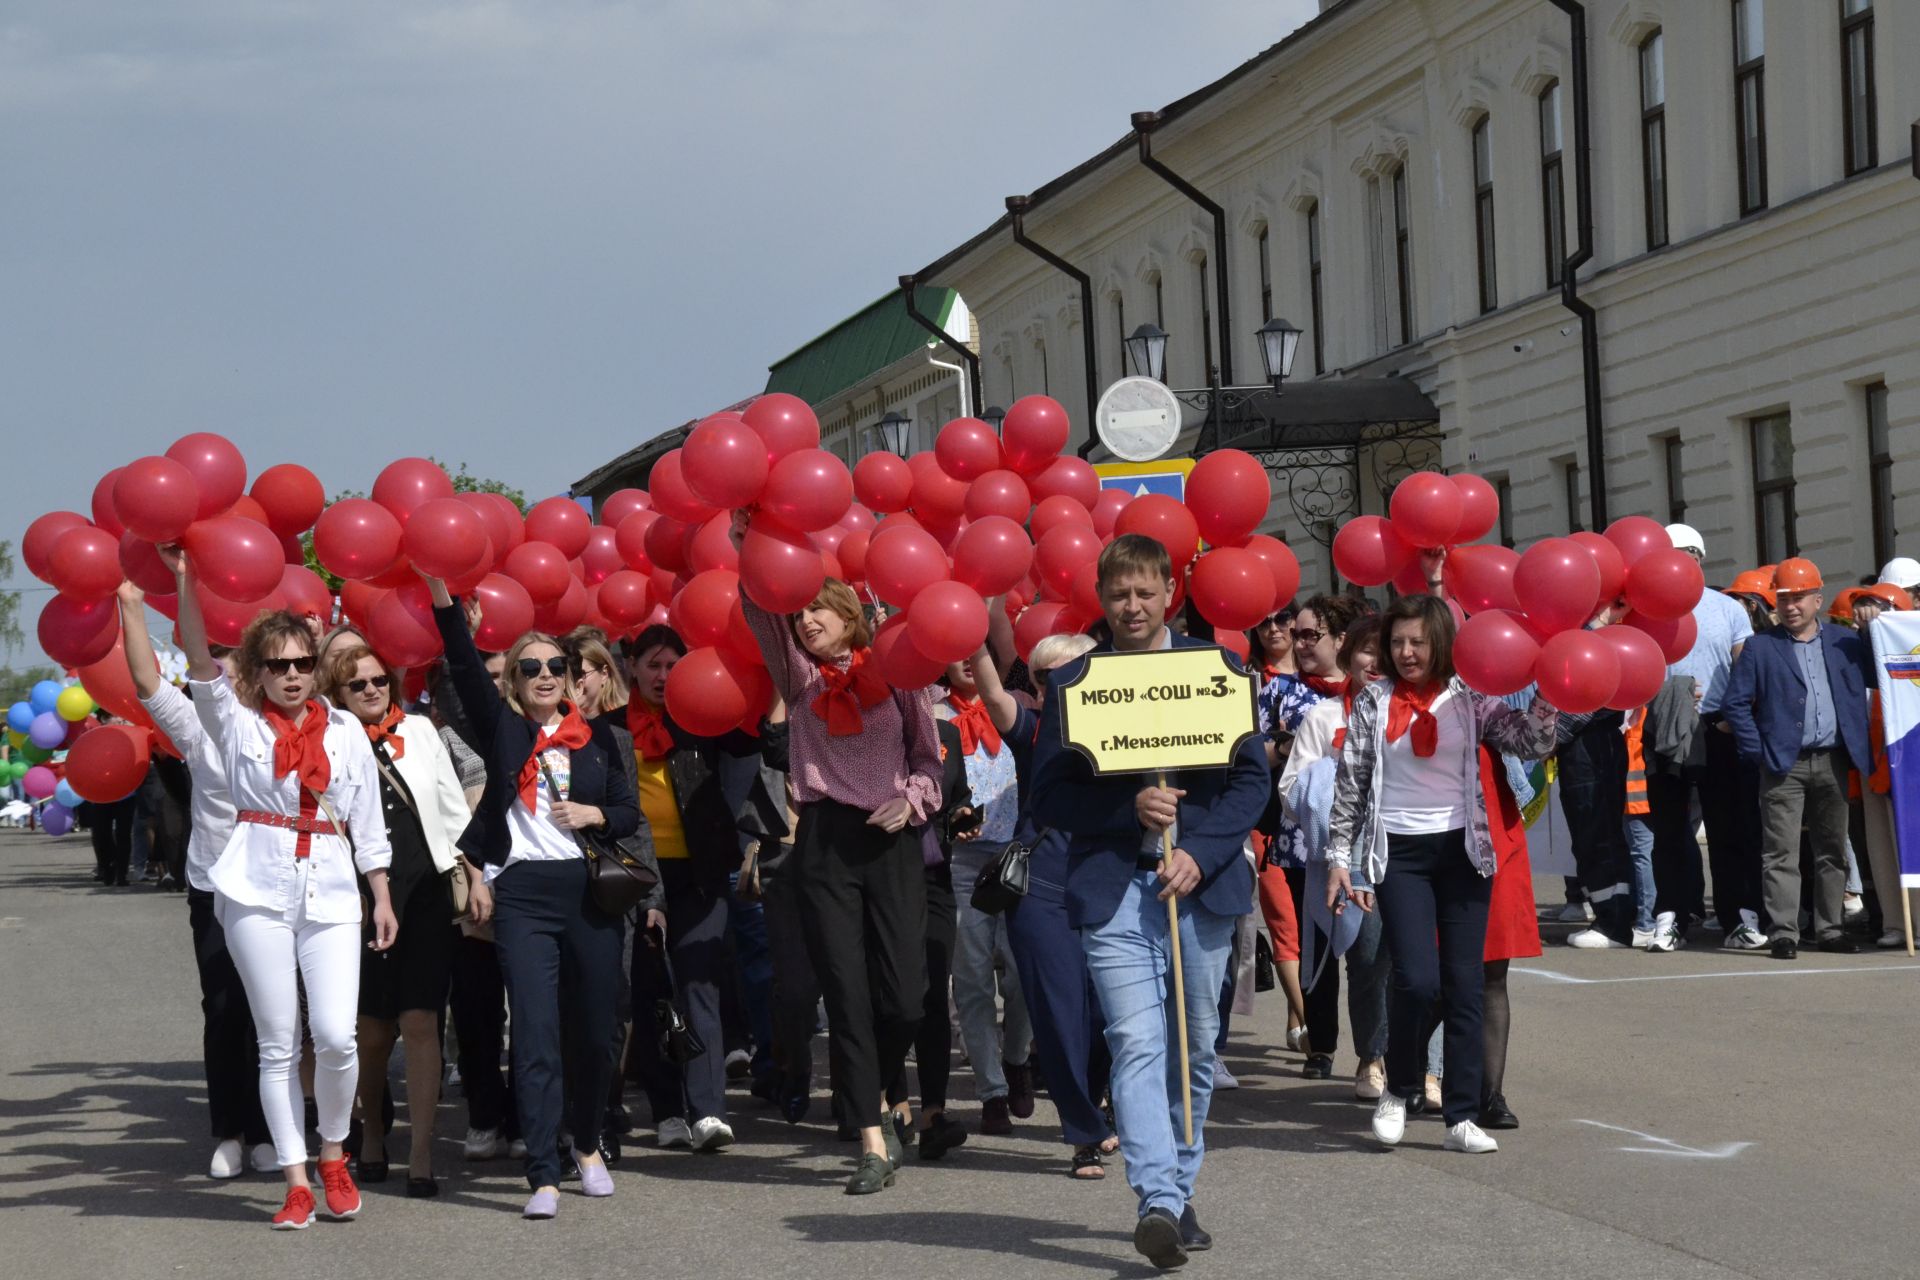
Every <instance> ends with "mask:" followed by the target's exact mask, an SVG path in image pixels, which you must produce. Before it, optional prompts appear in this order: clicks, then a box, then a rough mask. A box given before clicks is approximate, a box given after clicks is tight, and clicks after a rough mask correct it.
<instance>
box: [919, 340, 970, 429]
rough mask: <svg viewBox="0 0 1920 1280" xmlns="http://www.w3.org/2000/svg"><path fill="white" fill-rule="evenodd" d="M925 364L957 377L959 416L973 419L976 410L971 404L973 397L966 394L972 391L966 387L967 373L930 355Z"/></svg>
mask: <svg viewBox="0 0 1920 1280" xmlns="http://www.w3.org/2000/svg"><path fill="white" fill-rule="evenodd" d="M927 363H928V364H929V365H932V366H933V367H934V368H936V369H951V370H953V372H954V373H955V374H956V375H958V376H959V380H960V416H961V417H963V418H971V417H973V416H974V413H975V412H976V409H975V405H974V403H973V397H972V396H971V395H969V394H968V392H969V391H970V390H972V388H970V387H968V386H967V377H966V374H967V371H966V370H965V369H963V368H961V367H960V366H959V365H957V364H948V363H947V362H946V361H945V360H935V359H934V358H933V357H932V356H931V355H929V356H928V357H927Z"/></svg>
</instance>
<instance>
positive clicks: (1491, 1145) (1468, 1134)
mask: <svg viewBox="0 0 1920 1280" xmlns="http://www.w3.org/2000/svg"><path fill="white" fill-rule="evenodd" d="M1440 1145H1441V1147H1442V1148H1443V1149H1445V1150H1447V1151H1464V1152H1466V1153H1467V1154H1468V1155H1472V1156H1483V1155H1485V1154H1487V1153H1488V1152H1489V1151H1498V1150H1499V1149H1500V1144H1499V1143H1497V1142H1495V1141H1494V1140H1493V1139H1492V1138H1489V1137H1488V1136H1487V1134H1486V1131H1485V1130H1483V1129H1481V1127H1480V1126H1479V1125H1477V1124H1475V1123H1474V1122H1473V1121H1471V1120H1462V1121H1461V1122H1460V1123H1459V1124H1456V1125H1449V1126H1448V1128H1447V1140H1446V1141H1445V1142H1443V1143H1441V1144H1440Z"/></svg>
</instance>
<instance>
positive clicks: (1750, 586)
mask: <svg viewBox="0 0 1920 1280" xmlns="http://www.w3.org/2000/svg"><path fill="white" fill-rule="evenodd" d="M1727 594H1728V595H1730V596H1759V597H1760V598H1761V599H1762V600H1765V601H1766V602H1767V607H1768V608H1772V607H1773V575H1772V574H1771V573H1768V572H1765V571H1763V570H1760V569H1748V570H1747V571H1746V572H1744V573H1742V574H1740V575H1739V576H1737V577H1735V578H1734V580H1733V585H1732V586H1730V587H1728V588H1727Z"/></svg>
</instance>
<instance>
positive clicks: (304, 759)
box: [260, 699, 333, 791]
mask: <svg viewBox="0 0 1920 1280" xmlns="http://www.w3.org/2000/svg"><path fill="white" fill-rule="evenodd" d="M306 713H307V715H306V719H304V720H302V721H301V722H300V723H299V724H295V723H294V722H293V718H292V717H291V716H289V715H287V713H286V712H284V711H282V710H281V709H280V708H279V707H276V706H274V705H273V703H271V702H263V703H262V704H261V706H260V714H261V715H263V716H264V717H266V721H267V725H268V727H269V728H271V729H272V730H273V776H274V777H276V778H284V777H286V776H287V775H288V774H290V773H291V774H294V775H296V776H297V777H298V778H299V779H300V785H301V786H303V787H311V788H313V789H314V790H315V791H325V790H326V789H327V784H328V783H329V782H331V781H333V765H332V764H331V763H329V762H328V760H327V709H326V708H325V707H323V706H321V705H320V704H319V703H318V702H315V701H314V700H312V699H308V700H307V706H306Z"/></svg>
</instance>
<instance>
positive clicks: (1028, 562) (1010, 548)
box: [953, 516, 1033, 596]
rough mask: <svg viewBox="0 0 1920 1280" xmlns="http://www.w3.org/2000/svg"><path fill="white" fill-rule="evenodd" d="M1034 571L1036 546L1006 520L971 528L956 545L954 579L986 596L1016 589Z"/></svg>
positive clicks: (986, 521) (989, 518)
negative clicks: (1031, 569)
mask: <svg viewBox="0 0 1920 1280" xmlns="http://www.w3.org/2000/svg"><path fill="white" fill-rule="evenodd" d="M1032 567H1033V543H1032V541H1031V540H1029V539H1028V537H1027V534H1026V530H1024V529H1022V528H1021V527H1020V526H1019V525H1017V524H1015V523H1014V522H1013V521H1011V520H1009V519H1007V518H1006V517H1005V516H986V517H984V518H982V519H979V520H976V521H974V522H973V523H972V524H970V525H968V526H967V527H966V529H965V530H963V531H962V532H961V534H960V537H959V539H958V540H956V541H955V542H954V544H953V578H954V581H956V582H960V583H964V584H965V585H967V586H969V587H971V588H973V589H974V590H975V591H977V592H979V593H980V594H981V595H983V596H997V595H1001V594H1002V593H1004V592H1006V591H1008V590H1010V589H1012V588H1013V587H1014V586H1015V585H1016V584H1018V583H1019V581H1020V580H1021V579H1022V578H1024V577H1026V576H1027V570H1028V569H1030V568H1032Z"/></svg>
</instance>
